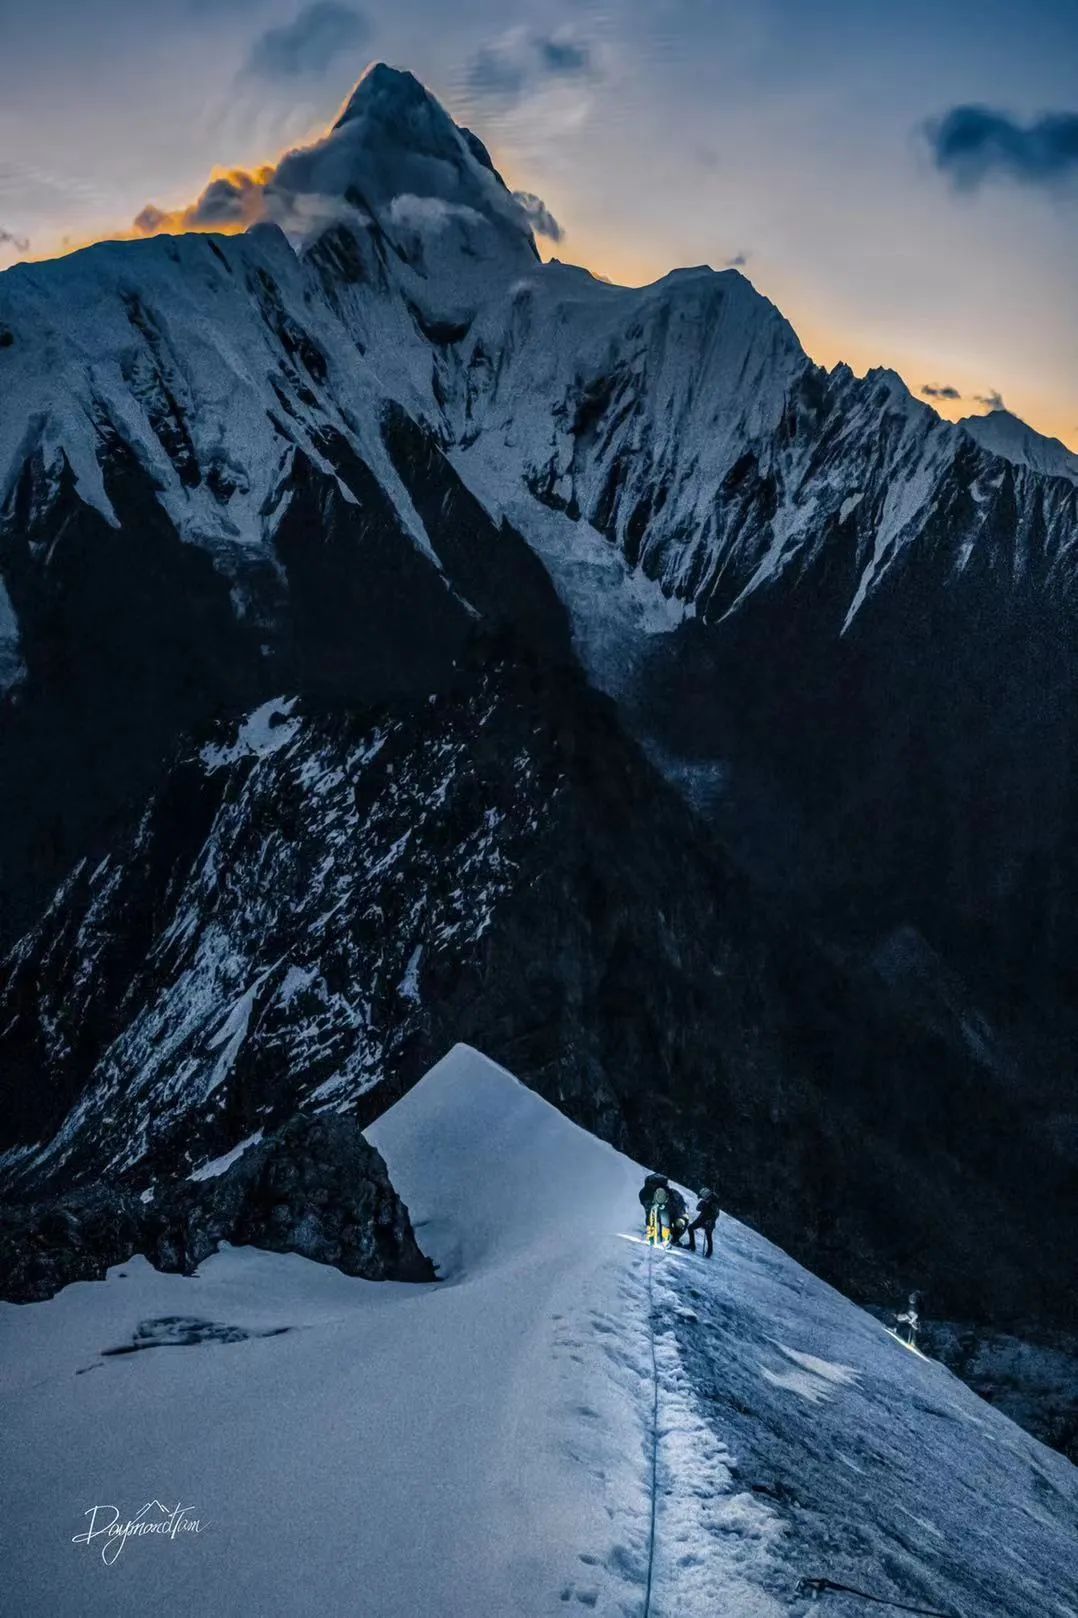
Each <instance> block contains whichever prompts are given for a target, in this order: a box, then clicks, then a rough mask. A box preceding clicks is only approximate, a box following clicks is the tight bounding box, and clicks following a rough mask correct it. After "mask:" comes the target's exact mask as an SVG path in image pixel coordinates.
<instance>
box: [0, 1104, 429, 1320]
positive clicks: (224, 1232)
mask: <svg viewBox="0 0 1078 1618" xmlns="http://www.w3.org/2000/svg"><path fill="white" fill-rule="evenodd" d="M212 1167H213V1169H214V1172H213V1173H212V1174H209V1175H203V1177H201V1178H199V1179H191V1178H188V1179H183V1180H173V1181H167V1180H166V1181H162V1182H161V1183H160V1184H159V1185H158V1186H157V1187H156V1188H155V1190H154V1192H153V1194H152V1195H150V1196H137V1195H136V1194H135V1193H134V1192H133V1191H132V1190H131V1188H130V1187H129V1186H124V1185H123V1184H110V1183H109V1182H108V1181H99V1180H95V1181H92V1182H90V1183H88V1184H83V1185H80V1186H78V1187H75V1188H74V1189H72V1190H70V1191H68V1192H66V1193H60V1194H59V1195H57V1196H53V1197H49V1198H46V1199H44V1200H43V1201H38V1202H33V1203H29V1204H25V1203H24V1204H19V1205H9V1206H7V1207H5V1208H2V1209H0V1296H3V1297H5V1298H9V1299H11V1300H12V1301H14V1302H16V1303H30V1302H33V1301H35V1300H38V1299H41V1298H50V1297H52V1296H53V1294H54V1293H56V1292H58V1291H59V1290H60V1288H61V1287H64V1286H67V1285H68V1284H69V1283H70V1282H72V1281H99V1280H101V1279H102V1278H103V1276H104V1274H105V1271H106V1270H107V1269H109V1268H110V1267H111V1266H112V1265H114V1264H121V1263H123V1262H124V1260H126V1259H128V1258H130V1256H131V1255H132V1253H143V1254H145V1255H146V1257H147V1258H149V1259H150V1260H151V1262H152V1263H154V1264H155V1265H156V1266H157V1267H158V1269H161V1270H173V1271H180V1272H182V1273H185V1274H190V1273H191V1272H192V1271H193V1270H194V1269H195V1268H196V1266H197V1265H199V1264H200V1263H201V1262H202V1260H203V1259H204V1258H208V1257H209V1255H210V1254H211V1253H213V1252H215V1251H216V1250H217V1248H218V1246H219V1245H220V1243H221V1242H223V1241H227V1242H230V1243H231V1244H232V1245H233V1246H252V1247H265V1248H269V1249H270V1250H271V1251H272V1252H278V1253H300V1254H302V1256H303V1257H304V1258H310V1259H316V1260H317V1261H318V1262H319V1263H322V1264H334V1265H336V1267H337V1268H338V1269H340V1270H343V1271H344V1272H345V1274H346V1275H359V1276H363V1277H364V1278H365V1279H367V1280H369V1281H432V1280H433V1279H434V1271H433V1269H432V1267H431V1265H430V1262H429V1261H428V1260H427V1259H426V1258H424V1256H423V1254H422V1253H421V1252H420V1250H419V1248H418V1246H417V1245H416V1240H415V1236H414V1234H413V1232H412V1227H411V1225H410V1223H409V1221H408V1210H407V1209H406V1208H405V1207H404V1205H403V1204H402V1203H401V1201H400V1199H399V1197H398V1196H397V1194H396V1192H395V1191H394V1190H393V1187H392V1186H391V1185H390V1183H389V1179H388V1176H387V1174H386V1167H385V1164H384V1162H383V1161H382V1159H381V1157H380V1156H379V1154H378V1153H377V1152H376V1151H375V1149H374V1147H373V1146H371V1145H370V1144H369V1143H368V1142H367V1141H366V1140H365V1139H364V1138H363V1135H362V1134H361V1133H360V1130H359V1128H358V1127H357V1125H356V1124H355V1122H354V1121H353V1120H351V1119H347V1118H340V1117H333V1116H330V1117H321V1118H309V1117H302V1116H301V1117H296V1118H294V1119H292V1121H291V1122H290V1123H288V1124H285V1125H284V1126H283V1127H282V1128H281V1129H279V1130H278V1131H277V1132H276V1133H275V1134H273V1135H271V1136H270V1137H269V1138H268V1139H265V1140H256V1141H253V1142H252V1143H251V1144H250V1145H248V1146H247V1147H246V1149H245V1151H244V1152H243V1153H242V1155H241V1156H239V1157H238V1158H237V1160H236V1161H234V1162H232V1163H231V1164H228V1163H222V1164H221V1165H212Z"/></svg>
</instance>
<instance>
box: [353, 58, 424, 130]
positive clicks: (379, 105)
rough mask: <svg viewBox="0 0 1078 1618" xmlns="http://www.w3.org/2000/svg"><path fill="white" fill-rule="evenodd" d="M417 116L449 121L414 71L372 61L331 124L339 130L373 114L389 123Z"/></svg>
mask: <svg viewBox="0 0 1078 1618" xmlns="http://www.w3.org/2000/svg"><path fill="white" fill-rule="evenodd" d="M417 115H418V116H419V117H423V116H426V117H427V118H428V119H429V118H430V117H431V116H432V115H436V116H437V117H438V118H439V119H440V121H442V122H444V123H446V124H449V123H450V122H451V120H450V119H449V116H448V114H447V113H446V112H445V111H444V110H443V108H442V106H441V104H440V103H439V102H438V101H437V100H436V98H435V97H434V96H432V95H431V93H430V91H429V90H427V89H425V87H424V86H423V85H422V84H420V82H419V80H418V79H417V78H416V76H415V74H414V73H409V72H408V71H407V69H405V68H399V67H390V66H389V65H388V63H386V62H372V63H371V65H370V67H368V68H367V69H366V71H365V72H364V73H363V75H362V76H361V78H360V79H359V80H358V82H357V83H356V86H355V88H354V89H353V91H352V93H351V95H350V96H349V97H348V100H347V101H346V102H345V104H344V107H343V109H342V111H341V114H340V117H339V118H338V119H337V121H336V123H335V124H334V126H333V127H334V128H335V129H340V128H342V126H343V125H345V124H349V123H354V122H355V120H356V119H357V118H365V117H375V118H377V119H378V120H379V121H381V122H384V123H391V122H392V121H394V120H397V119H401V120H403V119H407V118H409V117H410V118H413V119H414V118H416V116H417Z"/></svg>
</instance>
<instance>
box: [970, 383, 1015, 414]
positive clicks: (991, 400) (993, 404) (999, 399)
mask: <svg viewBox="0 0 1078 1618" xmlns="http://www.w3.org/2000/svg"><path fill="white" fill-rule="evenodd" d="M973 398H974V401H975V403H977V404H979V405H984V407H985V409H986V410H1006V408H1007V406H1006V405H1005V404H1004V403H1003V395H1002V393H1000V391H999V389H998V388H990V389H989V391H988V392H987V393H975V394H974V395H973Z"/></svg>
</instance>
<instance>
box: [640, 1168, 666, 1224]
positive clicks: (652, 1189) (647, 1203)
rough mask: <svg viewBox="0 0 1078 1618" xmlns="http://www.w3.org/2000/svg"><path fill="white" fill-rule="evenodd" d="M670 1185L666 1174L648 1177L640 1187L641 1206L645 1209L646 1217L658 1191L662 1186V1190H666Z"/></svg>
mask: <svg viewBox="0 0 1078 1618" xmlns="http://www.w3.org/2000/svg"><path fill="white" fill-rule="evenodd" d="M669 1183H670V1182H669V1180H667V1178H666V1175H665V1174H649V1175H648V1177H647V1179H646V1180H645V1181H644V1183H643V1185H642V1186H641V1187H640V1206H641V1208H643V1210H644V1213H645V1215H646V1214H647V1211H648V1209H649V1208H650V1207H651V1205H652V1203H653V1202H654V1201H655V1193H656V1191H657V1190H658V1189H659V1187H660V1186H662V1188H663V1189H664V1190H665V1189H666V1188H667V1187H668V1185H669Z"/></svg>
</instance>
